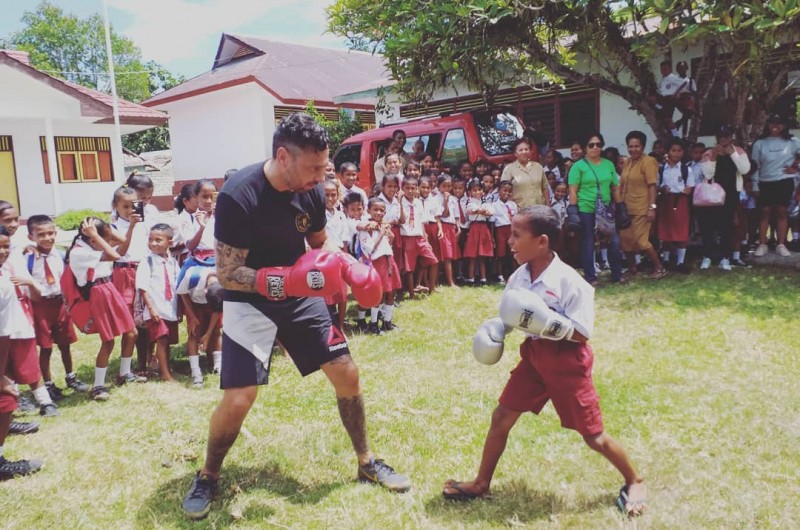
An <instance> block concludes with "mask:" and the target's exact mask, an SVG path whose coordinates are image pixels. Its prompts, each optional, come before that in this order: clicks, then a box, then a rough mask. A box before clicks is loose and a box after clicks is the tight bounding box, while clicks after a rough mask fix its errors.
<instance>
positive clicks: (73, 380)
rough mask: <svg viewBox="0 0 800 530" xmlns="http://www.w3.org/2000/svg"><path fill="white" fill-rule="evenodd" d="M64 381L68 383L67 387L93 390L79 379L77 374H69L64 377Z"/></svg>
mask: <svg viewBox="0 0 800 530" xmlns="http://www.w3.org/2000/svg"><path fill="white" fill-rule="evenodd" d="M64 381H65V382H66V383H67V388H71V389H72V390H74V391H75V392H88V391H89V390H91V387H90V386H89V385H87V384H86V383H84V382H82V381H81V380H80V379H78V376H77V375H73V376H72V377H70V376H67V377H65V378H64ZM53 401H55V400H53Z"/></svg>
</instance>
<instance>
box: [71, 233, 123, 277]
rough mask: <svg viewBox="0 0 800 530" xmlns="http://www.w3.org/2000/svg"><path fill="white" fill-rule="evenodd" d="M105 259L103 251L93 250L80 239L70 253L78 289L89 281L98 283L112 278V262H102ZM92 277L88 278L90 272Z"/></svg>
mask: <svg viewBox="0 0 800 530" xmlns="http://www.w3.org/2000/svg"><path fill="white" fill-rule="evenodd" d="M102 257H103V251H102V250H95V249H93V248H92V247H91V246H90V245H89V243H87V242H85V241H83V240H82V239H79V240H78V241H77V242H76V243H75V246H74V247H72V250H70V252H69V266H70V268H71V269H72V274H73V275H74V276H75V281H76V282H77V283H78V287H83V286H84V285H86V282H87V281H96V280H99V279H101V278H107V277H109V276H111V272H112V270H113V268H114V265H113V262H112V261H100V259H101V258H102ZM90 270H91V271H93V272H92V277H91V278H88V276H89V271H90Z"/></svg>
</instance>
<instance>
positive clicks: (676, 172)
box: [659, 162, 692, 193]
mask: <svg viewBox="0 0 800 530" xmlns="http://www.w3.org/2000/svg"><path fill="white" fill-rule="evenodd" d="M661 174H662V180H661V186H667V187H668V188H669V192H670V193H683V189H684V188H685V187H686V186H691V185H692V184H691V182H692V172H691V171H689V173H688V175H687V177H686V180H687V181H688V182H684V181H683V173H682V172H681V162H678V163H677V164H675V165H674V166H670V165H669V164H667V163H665V164H664V169H662V170H661ZM661 186H659V187H661Z"/></svg>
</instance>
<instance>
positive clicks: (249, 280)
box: [215, 241, 256, 293]
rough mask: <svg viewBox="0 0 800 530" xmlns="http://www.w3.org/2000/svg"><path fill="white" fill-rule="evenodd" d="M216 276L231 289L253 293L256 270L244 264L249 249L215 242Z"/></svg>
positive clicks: (224, 285)
mask: <svg viewBox="0 0 800 530" xmlns="http://www.w3.org/2000/svg"><path fill="white" fill-rule="evenodd" d="M215 250H216V258H217V278H218V279H219V283H221V284H222V286H223V287H224V288H226V289H230V290H232V291H243V292H246V293H253V292H255V290H256V271H255V269H251V268H250V267H246V266H245V260H246V259H247V255H248V254H249V253H250V250H249V249H246V248H236V247H232V246H230V245H226V244H225V243H222V242H220V241H217V242H216V249H215Z"/></svg>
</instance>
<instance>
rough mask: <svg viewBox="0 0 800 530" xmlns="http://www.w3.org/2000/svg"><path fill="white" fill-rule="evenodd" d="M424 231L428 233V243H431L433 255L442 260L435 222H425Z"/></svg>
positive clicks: (437, 228)
mask: <svg viewBox="0 0 800 530" xmlns="http://www.w3.org/2000/svg"><path fill="white" fill-rule="evenodd" d="M425 233H426V234H427V235H428V243H430V244H431V248H432V249H433V255H434V256H436V259H438V260H439V261H442V248H441V241H442V240H441V239H439V227H438V225H437V224H436V223H425Z"/></svg>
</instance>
